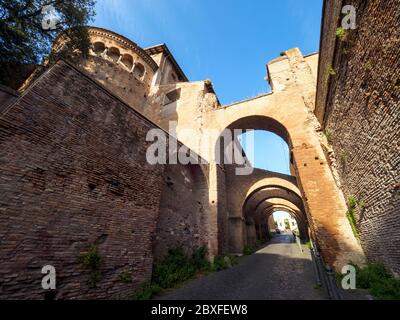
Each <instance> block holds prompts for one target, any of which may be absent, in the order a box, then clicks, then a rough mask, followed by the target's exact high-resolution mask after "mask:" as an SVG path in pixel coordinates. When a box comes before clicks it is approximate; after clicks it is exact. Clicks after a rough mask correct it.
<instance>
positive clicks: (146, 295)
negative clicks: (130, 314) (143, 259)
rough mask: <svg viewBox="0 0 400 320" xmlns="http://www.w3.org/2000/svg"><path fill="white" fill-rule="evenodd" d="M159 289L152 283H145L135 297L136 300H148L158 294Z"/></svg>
mask: <svg viewBox="0 0 400 320" xmlns="http://www.w3.org/2000/svg"><path fill="white" fill-rule="evenodd" d="M160 291H161V288H160V287H159V286H158V285H157V284H154V283H145V284H144V285H143V286H142V287H141V288H140V289H139V291H138V292H137V293H136V295H135V299H136V300H150V299H151V298H152V297H153V296H155V295H156V294H158V293H159V292H160Z"/></svg>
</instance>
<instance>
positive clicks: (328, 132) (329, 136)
mask: <svg viewBox="0 0 400 320" xmlns="http://www.w3.org/2000/svg"><path fill="white" fill-rule="evenodd" d="M324 134H325V137H326V140H328V143H332V137H333V132H332V131H331V130H330V129H328V128H327V129H325V131H324Z"/></svg>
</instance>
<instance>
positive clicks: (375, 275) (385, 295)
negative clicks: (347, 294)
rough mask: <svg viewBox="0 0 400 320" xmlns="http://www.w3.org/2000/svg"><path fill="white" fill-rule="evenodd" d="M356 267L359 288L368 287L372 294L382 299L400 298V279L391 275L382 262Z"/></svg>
mask: <svg viewBox="0 0 400 320" xmlns="http://www.w3.org/2000/svg"><path fill="white" fill-rule="evenodd" d="M355 267H356V271H357V275H356V279H357V288H359V289H368V290H369V292H370V293H371V295H373V296H374V297H375V298H377V299H381V300H399V299H400V281H399V280H397V279H395V278H394V277H393V276H391V275H390V274H389V273H388V272H387V271H386V269H385V267H384V266H383V265H382V264H380V263H371V264H367V265H366V266H365V267H364V268H360V267H358V266H355Z"/></svg>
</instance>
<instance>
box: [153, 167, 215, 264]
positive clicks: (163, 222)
mask: <svg viewBox="0 0 400 320" xmlns="http://www.w3.org/2000/svg"><path fill="white" fill-rule="evenodd" d="M203 170H205V171H203ZM206 177H207V167H205V168H202V167H201V166H200V165H187V166H185V165H181V164H171V165H168V166H167V168H166V170H165V172H164V176H163V182H162V195H161V202H160V212H159V216H158V218H157V233H156V236H155V241H154V258H155V259H160V258H162V257H163V256H165V255H166V254H167V253H168V250H169V249H173V248H177V247H179V248H183V249H184V250H185V252H186V253H187V254H192V253H193V250H194V249H196V248H199V247H202V246H206V247H207V245H208V233H207V225H208V221H207V215H209V212H210V209H209V205H210V204H209V198H208V185H207V178H206Z"/></svg>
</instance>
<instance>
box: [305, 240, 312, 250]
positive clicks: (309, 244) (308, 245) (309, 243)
mask: <svg viewBox="0 0 400 320" xmlns="http://www.w3.org/2000/svg"><path fill="white" fill-rule="evenodd" d="M306 246H307V248H308V249H309V250H311V241H310V240H307V242H306Z"/></svg>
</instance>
